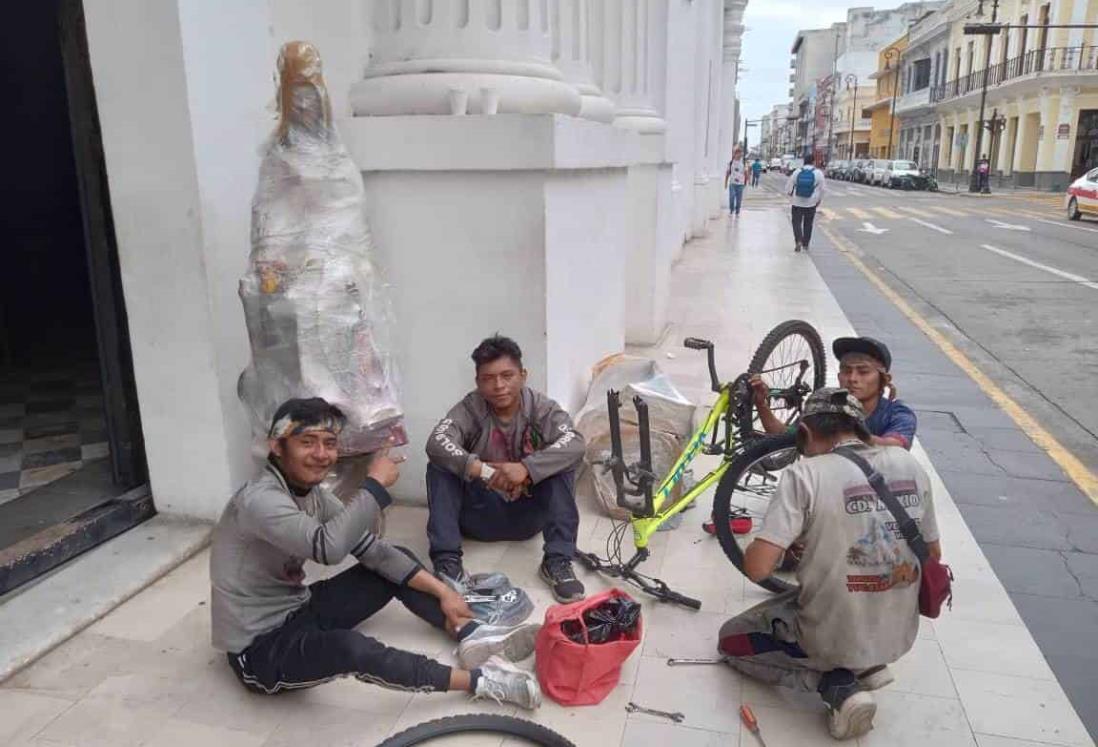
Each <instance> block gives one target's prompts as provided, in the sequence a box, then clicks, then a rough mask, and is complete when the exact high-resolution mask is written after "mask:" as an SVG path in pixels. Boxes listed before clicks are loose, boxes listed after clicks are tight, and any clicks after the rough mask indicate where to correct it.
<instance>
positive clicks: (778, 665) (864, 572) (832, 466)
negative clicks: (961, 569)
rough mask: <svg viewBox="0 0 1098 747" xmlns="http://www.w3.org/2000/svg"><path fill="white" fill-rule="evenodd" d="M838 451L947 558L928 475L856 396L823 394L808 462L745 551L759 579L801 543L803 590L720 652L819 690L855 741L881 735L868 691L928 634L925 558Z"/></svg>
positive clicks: (806, 450) (764, 609) (807, 432)
mask: <svg viewBox="0 0 1098 747" xmlns="http://www.w3.org/2000/svg"><path fill="white" fill-rule="evenodd" d="M840 447H850V448H851V449H852V450H854V451H856V452H857V453H859V454H860V456H861V457H862V458H863V459H865V460H866V461H868V462H869V463H870V465H872V467H873V468H874V469H875V470H876V471H877V472H879V473H880V474H881V475H883V476H884V479H885V481H886V482H887V484H888V486H889V489H890V490H891V491H892V492H893V494H894V495H895V496H896V498H897V500H898V501H899V502H900V503H901V505H903V506H904V507H905V508H906V509H907V511H908V513H909V514H910V515H911V516H912V518H914V519H915V521H916V522H917V523H918V525H919V530H920V532H921V533H922V536H923V537H924V538H925V540H926V542H927V545H928V549H929V551H930V554H931V555H932V556H934V557H936V558H940V557H941V545H940V542H939V535H938V527H937V523H936V522H935V516H934V503H933V499H932V495H931V488H930V480H929V478H928V477H927V474H926V472H925V471H924V470H923V468H922V467H921V466H920V465H919V464H918V462H916V461H915V458H914V457H912V456H911V454H910V453H908V452H907V451H905V450H904V449H896V448H887V447H882V446H880V445H877V444H874V443H873V440H872V437H871V435H870V433H869V431H868V430H867V428H866V421H865V414H864V412H863V411H862V406H861V404H860V403H859V402H858V400H857V399H855V398H854V396H853V395H851V394H850V393H848V392H846V391H845V390H843V389H827V388H825V389H820V390H818V391H816V392H814V393H813V394H812V395H810V396H809V398H808V401H807V402H806V403H805V407H804V415H803V416H802V417H801V420H800V422H799V424H798V425H797V448H798V451H800V452H801V453H802V454H803V455H804V456H805V457H807V458H805V459H801V460H799V461H797V462H795V463H794V464H793V465H791V466H790V467H789V468H787V469H786V470H785V471H784V472H783V473H782V476H781V479H780V481H779V483H778V487H777V490H776V491H775V493H774V497H773V499H772V500H771V502H770V506H769V507H768V509H767V512H766V516H765V518H764V521H763V528H762V529H761V530H760V531H759V533H758V534H757V535H756V537H755V539H754V540H753V541H752V542H751V544H750V545H749V546H748V547H747V550H746V552H745V555H744V572H745V573H746V574H747V576H748V577H750V578H751V580H753V581H761V580H763V579H766V578H767V577H769V576H770V575H771V574H772V573H773V572H774V570H775V568H776V567H777V565H778V563H779V562H780V561H781V559H782V558H783V556H784V554H785V551H786V549H787V548H788V547H790V545H792V544H793V543H794V542H800V543H802V544H803V545H804V550H803V557H802V560H801V562H800V563H799V564H798V566H797V570H796V577H797V582H798V584H799V589H792V590H790V591H788V592H785V593H783V594H780V595H778V596H775V597H773V598H772V599H769V600H767V601H765V602H763V603H762V604H759V605H756V606H755V607H752V608H751V609H749V610H747V611H746V612H743V613H742V614H740V615H738V616H736V617H734V618H732V619H730V620H728V621H727V622H726V623H725V624H724V625H723V626H722V627H721V631H720V636H719V643H718V649H719V651H720V652H721V654H723V655H724V656H725V657H727V661H728V663H729V664H730V665H731V666H732V667H733V668H735V669H736V670H738V671H740V672H742V673H744V674H746V675H748V676H751V677H754V678H756V679H758V680H761V681H763V682H767V683H770V684H774V685H782V686H785V687H790V688H795V689H799V690H804V691H808V692H813V691H815V692H818V693H819V694H820V696H821V698H822V699H823V701H824V703H825V704H826V705H827V708H828V729H829V731H830V733H831V735H832V736H833V737H835V738H837V739H848V738H852V737H857V736H860V735H862V734H865V733H866V732H868V731H869V730H870V729H871V728H872V726H873V717H874V716H875V715H876V711H877V706H876V703H875V702H874V699H873V696H872V695H871V694H870V691H872V690H876V689H878V688H881V687H884V686H885V685H887V684H889V683H890V682H891V681H892V673H891V672H890V671H889V669H888V664H890V663H892V662H894V661H896V660H897V659H899V658H900V657H901V656H903V655H904V654H905V653H907V652H908V651H909V650H910V649H911V646H912V644H913V643H914V641H915V637H916V634H917V633H918V631H919V561H918V559H917V558H916V556H915V554H914V552H913V551H912V550H911V548H910V546H909V545H908V544H907V542H906V541H905V540H904V539H903V538H902V536H901V535H900V534H899V531H898V530H896V529H893V527H894V525H895V521H894V520H893V517H892V514H891V512H890V511H889V510H888V508H887V507H886V506H884V505H883V504H881V502H880V501H879V499H878V497H877V494H876V492H875V491H874V489H873V488H872V487H871V486H870V485H869V482H868V480H867V479H866V476H865V474H864V473H863V472H862V470H861V469H860V468H859V467H858V466H857V465H856V464H855V463H854V462H852V461H851V460H849V459H848V458H847V457H845V456H843V455H842V454H840V453H833V452H834V451H835V450H836V449H839V448H840Z"/></svg>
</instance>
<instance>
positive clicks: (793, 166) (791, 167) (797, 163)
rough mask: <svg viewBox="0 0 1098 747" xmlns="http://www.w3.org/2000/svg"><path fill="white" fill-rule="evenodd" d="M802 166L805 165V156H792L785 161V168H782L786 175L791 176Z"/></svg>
mask: <svg viewBox="0 0 1098 747" xmlns="http://www.w3.org/2000/svg"><path fill="white" fill-rule="evenodd" d="M801 166H804V159H803V158H790V159H789V160H788V161H786V162H785V168H784V169H782V171H783V173H785V175H786V176H789V175H790V174H792V173H793V172H794V171H796V170H797V169H799V168H800V167H801Z"/></svg>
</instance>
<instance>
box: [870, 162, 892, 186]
mask: <svg viewBox="0 0 1098 747" xmlns="http://www.w3.org/2000/svg"><path fill="white" fill-rule="evenodd" d="M869 163H870V165H869V166H868V168H867V169H866V171H867V173H868V178H867V179H866V181H867V182H868V183H869V184H872V185H873V186H884V183H885V174H886V173H887V172H888V168H889V164H891V163H892V162H891V161H886V160H885V159H883V158H874V159H873V160H872V161H870V162H869Z"/></svg>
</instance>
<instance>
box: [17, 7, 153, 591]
mask: <svg viewBox="0 0 1098 747" xmlns="http://www.w3.org/2000/svg"><path fill="white" fill-rule="evenodd" d="M0 46H2V48H3V53H4V55H5V57H7V59H6V60H5V61H4V70H5V71H6V73H7V80H8V82H7V88H6V95H7V97H8V100H9V102H11V104H12V105H13V106H12V116H11V120H12V121H13V122H18V123H21V124H20V126H19V129H18V130H17V135H15V136H14V137H12V138H9V139H8V142H9V143H14V144H15V147H12V148H10V149H9V154H8V158H7V159H6V160H7V164H8V169H7V174H6V176H7V178H6V179H5V182H6V186H5V187H4V189H5V193H6V194H5V199H3V200H2V201H0V222H2V223H3V224H4V225H5V226H6V227H7V229H8V230H7V231H6V239H7V246H6V252H5V265H4V272H3V273H0V593H2V592H3V591H6V590H8V589H10V588H13V587H14V586H17V585H18V584H19V583H22V582H23V581H26V580H28V579H29V578H31V577H33V576H34V575H36V574H38V573H41V572H44V571H45V570H48V569H49V568H50V567H53V566H54V565H57V564H58V563H59V562H63V561H64V560H67V559H68V558H70V557H72V556H73V555H74V554H76V553H79V552H82V551H83V550H86V549H88V547H91V546H92V545H94V544H96V543H97V542H99V541H103V540H104V539H107V538H108V537H110V536H113V535H114V534H117V533H118V532H120V531H122V530H123V529H125V528H128V527H129V526H132V525H133V524H134V523H137V522H138V521H141V520H143V519H144V518H147V517H148V516H150V515H152V513H153V509H152V503H151V499H149V497H148V491H147V489H144V490H141V487H142V486H143V485H144V484H145V482H146V480H147V475H146V467H145V459H144V448H143V442H142V438H141V425H140V420H139V417H138V411H137V398H136V394H135V387H134V382H133V365H132V360H131V355H130V346H129V340H128V336H127V324H126V315H125V305H124V301H123V296H122V291H121V282H120V274H119V268H118V253H117V248H116V246H115V238H114V228H113V222H112V218H111V213H110V197H109V191H108V188H107V179H106V168H105V163H104V157H103V146H102V139H101V137H100V134H99V118H98V113H97V110H96V105H95V89H94V83H93V79H92V72H91V66H90V63H89V59H88V50H87V38H86V34H85V29H84V16H83V7H82V5H81V3H80V0H44V1H43V2H35V3H18V4H16V5H14V6H12V7H11V8H10V9H9V17H8V23H6V24H5V25H4V32H3V39H2V42H0ZM135 489H137V490H135Z"/></svg>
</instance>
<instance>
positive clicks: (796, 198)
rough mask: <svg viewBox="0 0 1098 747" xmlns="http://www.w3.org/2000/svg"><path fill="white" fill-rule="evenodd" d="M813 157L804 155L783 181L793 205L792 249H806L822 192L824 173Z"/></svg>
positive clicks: (810, 238) (810, 239)
mask: <svg viewBox="0 0 1098 747" xmlns="http://www.w3.org/2000/svg"><path fill="white" fill-rule="evenodd" d="M814 163H815V159H814V158H813V156H812V154H811V153H809V154H808V155H807V156H805V157H804V165H803V166H801V167H800V168H799V169H796V170H795V171H794V172H793V173H792V174H790V175H789V179H788V180H786V182H785V193H786V194H787V195H789V200H790V203H791V204H792V206H793V241H794V242H795V244H794V246H793V251H795V252H799V251H800V250H801V249H804V250H805V251H806V252H807V251H808V244H809V242H810V241H812V222H813V221H814V220H815V219H816V208H817V207H819V206H820V200H821V199H822V198H823V193H824V174H823V171H821V170H820V169H818V168H816V167H815V166H814V165H813V164H814Z"/></svg>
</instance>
